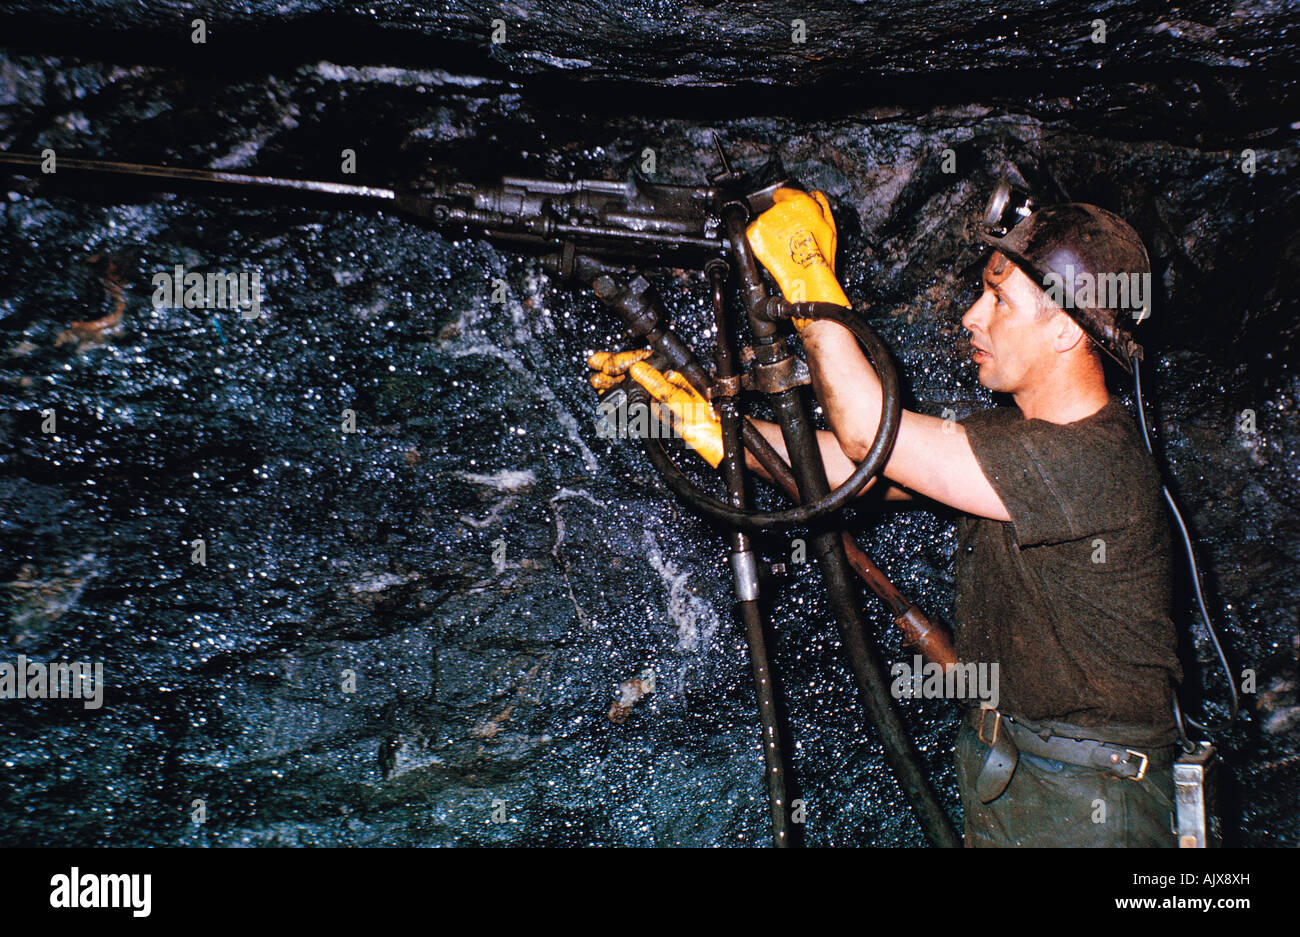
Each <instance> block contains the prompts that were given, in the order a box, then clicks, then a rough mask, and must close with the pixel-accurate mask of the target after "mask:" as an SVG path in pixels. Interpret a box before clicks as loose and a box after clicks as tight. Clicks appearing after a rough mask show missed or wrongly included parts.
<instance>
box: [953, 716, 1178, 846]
mask: <svg viewBox="0 0 1300 937" xmlns="http://www.w3.org/2000/svg"><path fill="white" fill-rule="evenodd" d="M988 751H989V748H988V746H987V745H985V744H984V743H983V742H981V741H980V740H979V736H978V734H977V733H976V732H975V730H974V729H973V728H971V726H969V725H967V724H966V723H965V722H963V723H962V726H961V731H960V732H959V733H958V735H957V786H958V788H959V789H960V791H961V802H962V808H963V809H964V810H965V813H966V845H967V846H970V847H987V846H1068V847H1076V848H1077V847H1131V846H1136V847H1151V846H1158V847H1174V846H1177V845H1178V838H1177V835H1176V834H1175V833H1174V829H1173V823H1174V804H1173V792H1174V778H1173V768H1172V767H1171V766H1168V765H1166V766H1165V767H1163V768H1159V769H1158V768H1156V767H1154V766H1152V767H1151V768H1150V769H1148V771H1147V775H1146V777H1145V778H1143V779H1142V780H1141V781H1133V780H1128V779H1126V778H1117V777H1115V776H1114V775H1112V774H1110V773H1108V772H1106V771H1100V770H1097V769H1096V768H1086V767H1083V766H1081V765H1069V764H1065V763H1063V762H1060V761H1052V760H1050V759H1047V758H1038V757H1036V756H1033V755H1027V754H1025V753H1024V752H1021V753H1020V761H1019V763H1018V764H1017V765H1016V771H1015V774H1013V775H1012V776H1011V783H1010V784H1008V785H1007V789H1006V790H1005V791H1003V792H1002V794H1001V796H999V797H998V798H997V799H996V800H993V801H992V802H990V803H987V804H985V803H981V802H980V799H979V797H978V796H976V794H975V779H976V777H977V776H978V775H979V770H980V766H981V765H982V764H983V762H984V756H985V755H987V754H988Z"/></svg>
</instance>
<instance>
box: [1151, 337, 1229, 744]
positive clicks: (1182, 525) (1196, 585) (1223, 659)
mask: <svg viewBox="0 0 1300 937" xmlns="http://www.w3.org/2000/svg"><path fill="white" fill-rule="evenodd" d="M1140 362H1141V359H1140V358H1139V357H1138V356H1136V355H1134V356H1133V357H1132V358H1130V359H1129V363H1130V364H1131V365H1132V367H1133V393H1134V396H1135V397H1136V398H1137V400H1136V410H1137V418H1138V428H1139V429H1140V430H1141V431H1142V442H1143V443H1144V444H1145V445H1146V447H1147V452H1149V453H1151V456H1152V458H1154V457H1155V450H1154V449H1152V448H1151V434H1150V433H1149V432H1148V431H1147V415H1146V404H1145V402H1144V401H1143V400H1142V366H1141V363H1140ZM1160 490H1161V492H1163V494H1164V496H1165V504H1166V505H1168V506H1169V512H1170V513H1171V514H1173V516H1174V522H1175V523H1176V525H1177V527H1178V533H1179V535H1180V536H1181V537H1182V540H1183V552H1184V554H1185V555H1186V557H1187V568H1188V570H1189V571H1190V572H1191V574H1192V594H1193V595H1194V596H1195V598H1196V607H1197V608H1198V609H1200V612H1201V618H1203V619H1204V620H1205V630H1206V631H1208V632H1209V634H1210V642H1211V643H1212V644H1213V645H1214V651H1215V653H1216V654H1218V656H1219V663H1220V664H1221V665H1222V667H1223V673H1224V676H1226V677H1227V679H1228V693H1229V694H1230V695H1231V700H1232V701H1231V702H1230V703H1229V704H1228V717H1227V718H1226V719H1224V720H1223V722H1222V723H1220V724H1218V725H1206V724H1204V723H1201V722H1198V721H1197V720H1195V719H1193V718H1192V717H1191V716H1187V715H1185V714H1184V713H1183V712H1182V709H1181V707H1180V706H1179V705H1178V694H1177V693H1175V694H1174V719H1175V721H1176V722H1177V723H1178V734H1179V735H1180V736H1181V737H1182V741H1183V748H1184V749H1189V746H1190V745H1191V743H1190V742H1189V741H1188V739H1187V733H1186V732H1185V731H1184V730H1183V720H1184V719H1186V720H1187V722H1188V723H1189V724H1190V725H1191V726H1193V727H1194V728H1196V729H1199V730H1200V731H1201V732H1204V733H1205V734H1207V735H1211V734H1214V733H1216V732H1224V731H1227V729H1228V728H1229V727H1230V726H1231V725H1232V723H1233V722H1234V721H1235V720H1236V718H1237V710H1238V709H1239V708H1240V706H1241V700H1240V698H1239V697H1238V696H1237V685H1236V683H1235V682H1234V681H1233V677H1232V667H1230V666H1229V665H1228V655H1226V654H1225V653H1224V652H1223V645H1222V644H1220V643H1219V635H1218V633H1217V632H1216V631H1215V630H1214V622H1213V620H1212V619H1211V618H1210V610H1209V608H1207V607H1206V604H1205V592H1204V590H1203V589H1202V588H1201V570H1200V567H1199V566H1198V565H1197V563H1196V551H1195V550H1194V549H1192V535H1191V533H1190V532H1189V531H1188V529H1187V522H1186V521H1184V520H1183V512H1182V511H1180V510H1178V502H1177V501H1175V500H1174V495H1173V492H1171V491H1170V490H1169V486H1168V485H1165V484H1163V483H1162V484H1161V485H1160Z"/></svg>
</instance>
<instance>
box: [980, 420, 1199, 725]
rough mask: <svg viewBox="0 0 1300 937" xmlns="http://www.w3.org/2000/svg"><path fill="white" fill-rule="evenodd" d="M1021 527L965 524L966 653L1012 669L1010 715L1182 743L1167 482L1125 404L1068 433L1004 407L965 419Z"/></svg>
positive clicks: (1003, 673)
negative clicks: (1125, 729)
mask: <svg viewBox="0 0 1300 937" xmlns="http://www.w3.org/2000/svg"><path fill="white" fill-rule="evenodd" d="M962 424H963V425H964V426H965V428H966V434H967V437H968V438H969V440H970V444H971V449H972V450H973V451H974V453H975V458H976V460H977V461H978V462H979V465H980V468H981V469H982V470H983V472H984V475H985V477H986V478H988V480H989V483H990V484H991V485H992V486H993V489H994V490H995V491H996V492H997V493H998V495H999V497H1001V499H1002V503H1003V504H1004V505H1005V506H1006V509H1007V513H1008V514H1009V515H1010V516H1011V521H1010V523H1005V522H1002V521H994V520H989V519H987V518H980V517H970V516H965V517H962V518H961V519H960V520H959V521H958V524H957V534H958V550H957V576H956V585H957V590H956V591H957V594H956V606H955V612H956V619H957V634H956V638H957V653H958V656H959V657H960V658H961V660H963V661H972V662H981V661H982V662H987V663H992V662H994V661H997V662H998V663H999V696H1000V699H999V706H998V708H999V709H1001V710H1003V711H1004V712H1007V713H1011V714H1013V715H1019V716H1023V717H1025V718H1028V719H1031V720H1036V719H1054V720H1060V721H1064V722H1071V723H1074V724H1076V725H1082V726H1151V727H1156V728H1157V729H1159V730H1160V740H1161V741H1173V739H1174V738H1175V737H1176V733H1175V731H1174V724H1173V717H1172V715H1171V711H1170V690H1169V687H1170V682H1171V680H1172V681H1175V682H1176V681H1179V680H1181V679H1182V672H1181V669H1180V667H1179V664H1178V658H1177V655H1176V653H1175V650H1174V646H1175V634H1174V627H1173V623H1172V621H1171V619H1170V616H1169V609H1170V537H1169V525H1168V520H1167V517H1166V515H1165V508H1164V503H1163V501H1162V500H1161V495H1160V476H1159V473H1158V471H1157V469H1156V467H1155V464H1154V462H1153V461H1152V459H1151V456H1150V454H1149V453H1147V451H1146V449H1144V448H1143V446H1142V441H1141V439H1140V437H1139V436H1138V431H1137V427H1136V426H1135V425H1134V423H1133V421H1132V419H1131V418H1130V417H1129V415H1128V414H1127V412H1126V411H1125V410H1124V408H1123V407H1122V406H1121V405H1120V403H1119V401H1117V400H1115V399H1114V398H1111V399H1110V401H1109V402H1108V403H1107V404H1106V405H1105V406H1104V407H1102V408H1101V409H1100V410H1099V411H1097V412H1096V413H1094V414H1093V415H1092V416H1089V417H1085V418H1084V419H1082V420H1077V421H1076V422H1074V423H1068V424H1065V425H1059V424H1055V423H1049V422H1047V421H1045V420H1026V419H1025V418H1024V416H1023V414H1022V413H1021V412H1020V410H1019V408H1017V407H998V408H995V409H993V410H986V411H983V412H980V413H974V414H971V415H970V416H968V417H967V418H966V419H964V420H962Z"/></svg>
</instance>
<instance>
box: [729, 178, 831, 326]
mask: <svg viewBox="0 0 1300 937" xmlns="http://www.w3.org/2000/svg"><path fill="white" fill-rule="evenodd" d="M772 200H773V202H774V203H775V204H774V205H773V206H772V207H771V208H769V209H768V210H767V211H765V212H763V214H761V215H759V216H758V217H757V218H756V219H755V220H754V221H753V222H751V223H750V225H749V227H748V228H747V229H745V236H746V238H747V239H748V240H749V246H750V247H751V248H753V251H754V256H755V257H756V258H758V260H759V262H760V263H761V264H762V265H763V266H764V267H766V268H767V270H768V272H769V273H771V274H772V278H773V279H775V280H776V282H777V285H778V286H779V287H780V288H781V294H782V295H783V296H785V298H786V300H787V301H788V302H792V303H804V302H809V303H834V304H835V305H837V306H849V305H851V303H850V302H849V299H848V297H847V296H845V295H844V290H842V289H841V288H840V284H839V283H838V282H837V281H836V279H835V241H836V234H835V219H834V218H833V217H832V216H831V207H830V204H829V203H828V202H827V201H826V196H825V195H823V194H822V193H821V192H816V191H814V192H813V193H812V194H808V193H806V192H800V191H799V190H798V189H785V188H782V189H777V190H776V192H775V194H774V195H773V196H772ZM811 321H812V320H811V319H795V320H794V324H795V327H796V328H799V329H802V328H803V327H804V326H806V325H807V324H808V323H809V322H811Z"/></svg>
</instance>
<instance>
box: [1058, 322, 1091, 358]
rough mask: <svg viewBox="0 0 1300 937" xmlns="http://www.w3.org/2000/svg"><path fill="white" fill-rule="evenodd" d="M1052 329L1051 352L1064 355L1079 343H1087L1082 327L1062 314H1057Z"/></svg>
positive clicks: (1086, 336)
mask: <svg viewBox="0 0 1300 937" xmlns="http://www.w3.org/2000/svg"><path fill="white" fill-rule="evenodd" d="M1052 328H1053V329H1054V331H1053V333H1052V350H1053V351H1058V352H1061V353H1062V354H1064V353H1065V352H1067V351H1071V350H1073V349H1074V348H1076V347H1077V346H1078V345H1079V344H1080V343H1081V342H1087V341H1088V335H1087V333H1086V332H1084V331H1083V327H1082V326H1081V325H1079V323H1077V322H1075V321H1074V319H1073V318H1071V317H1070V316H1068V315H1066V314H1065V313H1064V312H1058V313H1057V315H1056V321H1055V322H1053V323H1052Z"/></svg>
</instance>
